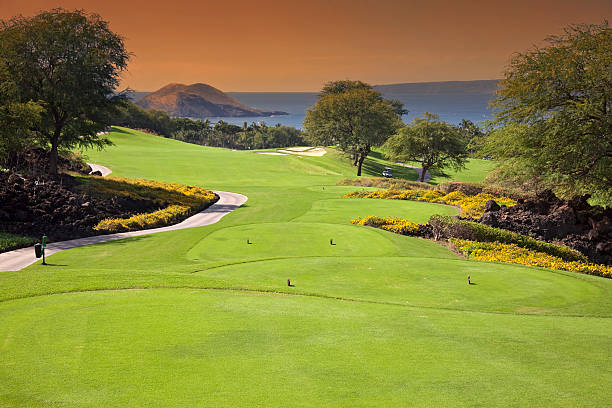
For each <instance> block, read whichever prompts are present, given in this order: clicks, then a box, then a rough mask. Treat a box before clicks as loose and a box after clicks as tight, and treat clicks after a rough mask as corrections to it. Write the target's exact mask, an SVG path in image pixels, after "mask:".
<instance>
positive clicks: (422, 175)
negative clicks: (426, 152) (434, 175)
mask: <svg viewBox="0 0 612 408" xmlns="http://www.w3.org/2000/svg"><path fill="white" fill-rule="evenodd" d="M428 169H429V167H428V166H423V164H421V177H420V178H419V181H420V182H421V183H424V182H425V174H426V173H427V170H428Z"/></svg>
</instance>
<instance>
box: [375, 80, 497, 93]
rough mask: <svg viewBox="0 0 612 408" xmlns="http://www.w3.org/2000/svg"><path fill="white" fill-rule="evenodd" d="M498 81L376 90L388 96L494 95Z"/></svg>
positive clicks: (413, 84) (377, 87) (412, 84)
mask: <svg viewBox="0 0 612 408" xmlns="http://www.w3.org/2000/svg"><path fill="white" fill-rule="evenodd" d="M498 83H499V80H498V79H484V80H477V81H443V82H410V83H402V84H388V85H375V86H374V89H375V90H377V91H378V92H380V93H382V94H386V95H392V94H418V95H434V94H471V95H475V94H479V95H492V94H493V93H495V91H496V90H497V86H498Z"/></svg>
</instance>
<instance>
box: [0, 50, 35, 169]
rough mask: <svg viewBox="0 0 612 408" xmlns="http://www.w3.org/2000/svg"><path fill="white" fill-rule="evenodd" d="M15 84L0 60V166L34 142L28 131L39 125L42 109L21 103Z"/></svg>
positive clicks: (30, 132) (32, 103)
mask: <svg viewBox="0 0 612 408" xmlns="http://www.w3.org/2000/svg"><path fill="white" fill-rule="evenodd" d="M17 94H18V93H17V88H16V86H15V83H14V82H13V81H12V80H11V78H10V77H9V76H8V72H7V69H6V65H5V64H4V60H2V59H0V165H1V164H6V163H7V162H10V161H11V159H12V158H13V157H12V156H13V155H15V154H16V153H19V152H21V151H22V150H23V149H24V148H25V147H26V146H27V145H30V144H32V143H33V142H34V136H35V135H34V133H33V132H32V131H31V130H30V129H31V128H33V127H35V126H37V125H38V124H39V123H40V115H41V113H42V110H43V109H42V107H41V106H40V105H39V104H37V103H36V102H32V101H30V102H26V103H21V102H19V101H18V98H17Z"/></svg>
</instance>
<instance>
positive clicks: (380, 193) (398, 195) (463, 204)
mask: <svg viewBox="0 0 612 408" xmlns="http://www.w3.org/2000/svg"><path fill="white" fill-rule="evenodd" d="M344 198H378V199H385V200H412V201H425V202H429V203H439V204H447V205H452V206H456V207H459V208H460V209H461V215H462V216H464V217H471V218H480V217H481V216H482V214H483V213H484V210H485V204H486V203H487V201H489V200H493V201H495V202H496V203H497V204H499V205H505V206H508V207H511V206H513V205H515V204H516V201H514V200H512V199H511V198H508V197H503V196H499V197H498V196H493V195H491V194H487V193H479V194H476V195H474V196H468V195H466V194H465V193H463V192H461V191H453V192H450V193H448V194H445V193H443V192H442V191H440V190H420V189H413V190H394V189H389V190H377V191H353V192H350V193H346V194H345V195H344Z"/></svg>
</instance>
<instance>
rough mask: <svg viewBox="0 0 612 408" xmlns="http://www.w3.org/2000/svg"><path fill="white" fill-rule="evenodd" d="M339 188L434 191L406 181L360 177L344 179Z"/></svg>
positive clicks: (432, 187)
mask: <svg viewBox="0 0 612 408" xmlns="http://www.w3.org/2000/svg"><path fill="white" fill-rule="evenodd" d="M337 185H339V186H358V187H379V188H387V189H397V190H410V189H413V188H418V189H422V190H434V189H435V188H436V187H435V186H432V185H431V184H427V183H421V182H419V181H410V180H404V179H389V178H385V177H360V178H356V179H344V180H340V181H339V182H338V184H337Z"/></svg>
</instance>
